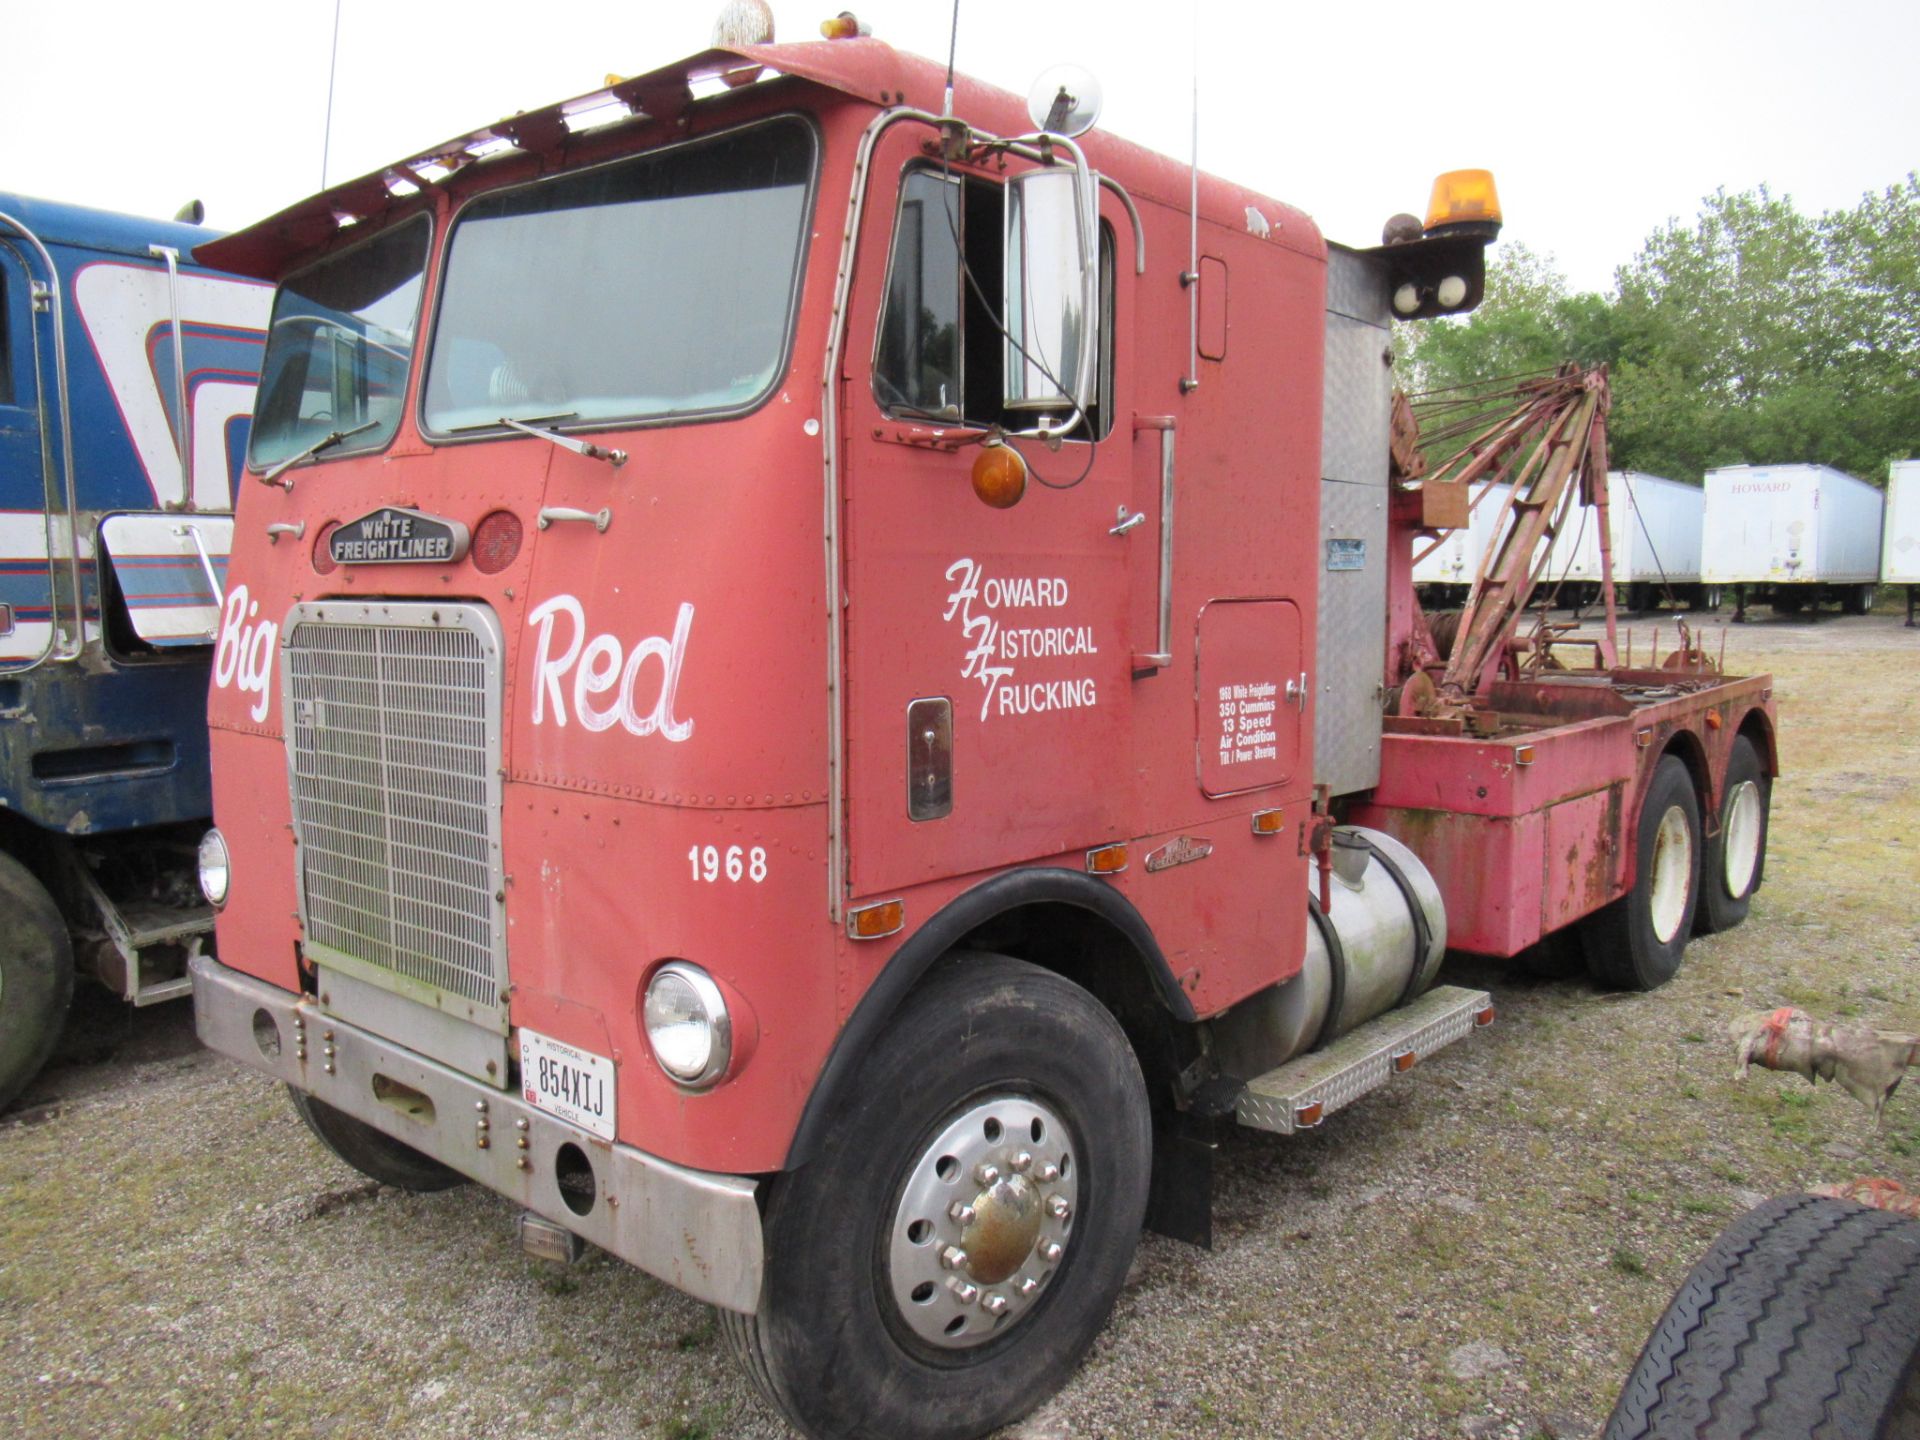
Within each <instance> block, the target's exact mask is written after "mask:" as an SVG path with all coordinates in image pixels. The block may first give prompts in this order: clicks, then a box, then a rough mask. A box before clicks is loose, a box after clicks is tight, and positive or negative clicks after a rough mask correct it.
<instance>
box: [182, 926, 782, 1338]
mask: <svg viewBox="0 0 1920 1440" xmlns="http://www.w3.org/2000/svg"><path fill="white" fill-rule="evenodd" d="M191 969H192V973H193V1015H194V1025H195V1027H196V1028H197V1029H198V1031H199V1034H200V1041H201V1043H202V1044H203V1045H205V1046H207V1047H208V1048H209V1049H211V1050H217V1051H219V1052H220V1053H221V1054H222V1055H225V1056H227V1057H228V1058H229V1059H232V1060H237V1061H239V1062H240V1063H241V1064H243V1065H246V1066H248V1067H250V1068H252V1069H254V1070H258V1071H261V1072H262V1073H264V1074H266V1075H270V1076H272V1077H273V1078H274V1079H275V1080H284V1081H285V1082H286V1083H287V1084H289V1085H292V1086H294V1087H295V1088H296V1089H299V1090H304V1091H306V1092H307V1093H308V1094H310V1095H312V1096H313V1097H314V1098H315V1099H318V1100H323V1101H325V1102H326V1103H327V1104H329V1105H331V1106H333V1107H334V1108H335V1109H336V1110H340V1111H343V1112H345V1113H346V1114H348V1115H351V1116H353V1118H354V1119H356V1120H361V1121H364V1122H365V1123H366V1124H368V1125H371V1126H372V1127H373V1128H374V1129H376V1130H379V1131H381V1132H382V1133H384V1134H387V1135H391V1136H393V1137H394V1138H395V1139H397V1140H401V1141H404V1142H405V1143H406V1144H408V1145H411V1146H412V1147H413V1148H414V1149H416V1150H418V1151H420V1152H421V1153H422V1154H424V1155H430V1156H432V1157H433V1158H434V1159H435V1160H438V1161H439V1162H440V1163H441V1164H443V1165H446V1166H448V1167H450V1168H452V1169H454V1170H458V1171H459V1172H460V1173H461V1174H463V1175H467V1176H470V1177H471V1178H473V1179H475V1180H478V1181H479V1182H480V1183H481V1184H483V1185H485V1186H487V1187H488V1188H489V1189H492V1190H496V1191H498V1192H499V1193H500V1194H502V1195H504V1196H506V1197H507V1198H508V1199H510V1200H512V1201H513V1202H514V1203H516V1204H518V1205H521V1206H524V1207H525V1208H526V1209H528V1210H532V1211H534V1212H536V1213H537V1214H540V1215H544V1216H545V1217H546V1218H547V1219H549V1220H552V1221H553V1222H555V1223H556V1224H559V1225H564V1226H565V1227H566V1228H567V1229H569V1230H571V1231H573V1232H574V1233H575V1234H577V1235H579V1236H580V1237H581V1238H583V1239H585V1240H588V1241H590V1242H592V1243H593V1244H595V1245H598V1246H599V1247H600V1248H601V1249H602V1250H606V1251H608V1252H609V1253H611V1254H614V1255H618V1256H619V1257H620V1258H621V1259H622V1260H625V1261H626V1262H627V1263H628V1264H630V1265H633V1266H635V1267H636V1268H638V1269H641V1270H644V1271H646V1272H647V1273H648V1274H649V1275H655V1276H658V1277H659V1278H660V1279H662V1280H664V1281H666V1282H667V1283H668V1284H669V1285H673V1286H675V1287H677V1288H678V1289H681V1290H684V1291H686V1292H687V1294H689V1295H691V1296H693V1297H694V1298H695V1299H696V1300H704V1301H707V1302H708V1303H709V1304H713V1305H718V1306H720V1307H722V1308H723V1309H727V1310H737V1311H740V1312H742V1313H743V1314H752V1313H753V1311H754V1309H755V1308H756V1307H757V1305H758V1304H759V1300H760V1272H761V1265H762V1258H763V1252H762V1248H761V1237H760V1211H759V1207H758V1205H757V1204H756V1203H755V1200H754V1190H755V1188H756V1187H755V1182H754V1181H752V1180H748V1179H743V1178H741V1177H739V1176H735V1175H710V1174H707V1173H706V1172H704V1171H699V1170H688V1169H685V1168H683V1167H681V1166H679V1165H673V1164H669V1163H668V1162H667V1161H665V1160H660V1159H656V1158H655V1157H654V1156H651V1155H647V1154H644V1153H643V1152H641V1151H639V1150H635V1149H633V1148H632V1147H631V1146H627V1145H619V1144H613V1143H609V1142H608V1141H605V1140H601V1139H599V1138H597V1137H595V1136H592V1135H589V1134H588V1133H587V1132H586V1131H584V1130H581V1129H579V1128H577V1127H576V1126H573V1125H569V1124H567V1123H566V1121H564V1120H558V1119H555V1118H554V1117H553V1116H551V1115H548V1114H546V1113H544V1112H543V1111H540V1110H536V1109H534V1108H533V1107H532V1106H531V1105H528V1104H526V1103H525V1102H524V1101H523V1100H521V1099H520V1097H519V1096H518V1095H515V1094H512V1093H510V1092H504V1091H500V1090H495V1089H493V1088H492V1087H491V1086H488V1085H483V1084H481V1083H480V1082H479V1081H477V1080H473V1079H470V1078H468V1077H467V1076H465V1075H462V1074H459V1073H458V1072H457V1071H454V1070H450V1069H448V1068H447V1067H446V1066H444V1065H440V1064H438V1063H436V1062H434V1061H432V1060H428V1059H426V1058H424V1057H423V1056H420V1055H416V1054H414V1053H413V1052H412V1051H409V1050H407V1049H405V1048H403V1047H401V1046H399V1045H396V1044H393V1043H392V1042H391V1041H388V1040H383V1039H381V1038H380V1037H378V1036H376V1035H373V1034H371V1033H369V1032H368V1031H365V1030H362V1029H359V1028H357V1027H356V1026H352V1025H347V1024H344V1023H342V1022H341V1021H339V1020H337V1019H335V1018H333V1017H332V1016H329V1015H326V1014H324V1013H322V1011H321V1010H320V1008H319V1006H318V1005H317V1004H315V1002H314V1000H313V997H311V996H308V995H295V994H292V993H290V992H288V991H286V990H282V989H280V988H279V987H278V986H276V985H268V984H266V983H265V982H264V981H260V980H255V979H254V978H252V977H251V976H248V975H242V974H241V973H240V972H239V971H237V970H233V969H231V968H229V967H228V966H225V965H222V964H221V963H220V962H219V961H217V960H214V959H211V958H209V957H207V956H199V957H197V958H196V959H194V961H193V962H192V966H191ZM376 1082H379V1083H378V1084H376ZM382 1094H384V1095H386V1096H387V1097H388V1098H386V1099H383V1098H381V1096H382ZM420 1096H424V1097H425V1098H426V1100H427V1101H428V1102H430V1104H426V1105H423V1104H422V1103H421V1102H420V1100H419V1099H418V1098H417V1097H420ZM563 1146H570V1147H572V1149H573V1151H574V1152H575V1153H576V1154H578V1155H584V1156H585V1157H586V1160H587V1163H588V1164H589V1165H590V1166H591V1167H592V1169H593V1178H594V1187H593V1196H592V1200H591V1204H590V1207H589V1208H588V1210H587V1212H586V1213H585V1214H584V1215H582V1214H577V1213H576V1212H575V1211H574V1209H573V1208H572V1205H570V1204H569V1200H568V1196H567V1195H563V1193H562V1192H561V1189H560V1186H559V1183H558V1181H557V1179H556V1173H557V1166H558V1164H559V1157H560V1151H561V1148H562V1147H563ZM568 1159H569V1160H570V1161H573V1163H576V1164H577V1161H574V1160H573V1156H569V1157H568ZM572 1201H573V1203H574V1204H580V1203H584V1201H583V1199H582V1197H581V1195H580V1194H579V1193H578V1191H577V1190H575V1191H574V1192H572Z"/></svg>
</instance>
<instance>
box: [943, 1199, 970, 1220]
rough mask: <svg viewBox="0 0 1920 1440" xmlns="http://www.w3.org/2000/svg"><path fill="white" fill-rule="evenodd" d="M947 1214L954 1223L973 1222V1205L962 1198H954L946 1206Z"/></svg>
mask: <svg viewBox="0 0 1920 1440" xmlns="http://www.w3.org/2000/svg"><path fill="white" fill-rule="evenodd" d="M947 1214H948V1216H949V1217H951V1219H952V1220H953V1223H954V1224H956V1225H971V1224H973V1206H971V1205H969V1204H967V1203H966V1201H964V1200H956V1201H954V1202H953V1204H951V1205H949V1206H948V1207H947Z"/></svg>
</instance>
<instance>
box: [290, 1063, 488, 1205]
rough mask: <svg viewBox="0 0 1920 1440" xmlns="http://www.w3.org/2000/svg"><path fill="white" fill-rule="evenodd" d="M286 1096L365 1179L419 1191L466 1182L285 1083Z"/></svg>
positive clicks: (322, 1140) (322, 1138)
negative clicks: (288, 1096) (290, 1097)
mask: <svg viewBox="0 0 1920 1440" xmlns="http://www.w3.org/2000/svg"><path fill="white" fill-rule="evenodd" d="M287 1094H288V1095H290V1096H292V1097H293V1108H294V1110H295V1111H296V1112H297V1113H298V1114H299V1116H300V1118H301V1119H302V1120H304V1121H306V1122H307V1128H308V1129H309V1130H311V1131H313V1133H314V1134H315V1135H316V1136H318V1137H319V1139H320V1143H321V1144H322V1145H324V1146H326V1147H327V1149H329V1150H331V1151H332V1152H333V1153H334V1154H335V1155H337V1156H338V1157H339V1158H340V1159H342V1160H344V1161H345V1162H346V1163H347V1164H349V1165H351V1166H352V1167H353V1168H354V1169H356V1170H358V1171H359V1172H360V1173H361V1174H362V1175H364V1176H366V1177H367V1178H368V1179H369V1180H377V1181H379V1182H380V1183H381V1184H382V1185H391V1186H393V1188H394V1189H396V1190H411V1191H413V1192H414V1193H415V1194H418V1195H428V1194H432V1193H433V1192H434V1191H436V1190H451V1189H452V1188H453V1187H454V1186H456V1185H464V1184H466V1183H467V1177H466V1176H464V1175H462V1174H461V1173H460V1172H459V1171H458V1170H452V1169H449V1168H448V1167H447V1166H445V1165H442V1164H441V1163H440V1162H439V1161H438V1160H435V1159H432V1158H430V1157H429V1156H426V1155H422V1154H421V1153H420V1152H419V1151H418V1150H416V1149H414V1148H413V1147H412V1146H411V1145H406V1144H403V1143H401V1142H400V1141H398V1140H396V1139H394V1138H393V1137H392V1136H391V1135H388V1134H386V1133H385V1132H383V1131H380V1130H376V1129H374V1128H373V1127H372V1126H371V1125H369V1124H367V1123H366V1122H365V1121H363V1120H356V1119H354V1118H353V1116H351V1115H349V1114H347V1113H346V1112H345V1111H344V1110H336V1109H335V1108H334V1107H333V1106H331V1105H329V1104H327V1102H326V1101H324V1100H316V1099H314V1098H313V1096H311V1095H309V1094H307V1093H306V1091H304V1090H296V1089H294V1088H293V1086H291V1085H289V1086H288V1087H287Z"/></svg>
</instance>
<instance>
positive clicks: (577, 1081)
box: [520, 1029, 614, 1140]
mask: <svg viewBox="0 0 1920 1440" xmlns="http://www.w3.org/2000/svg"><path fill="white" fill-rule="evenodd" d="M520 1091H521V1093H522V1094H523V1095H524V1096H525V1097H526V1100H527V1103H528V1104H529V1105H531V1106H533V1107H534V1108H535V1109H538V1110H544V1111H546V1112H547V1114H549V1115H557V1116H559V1117H560V1118H561V1119H562V1120H565V1121H567V1122H568V1123H569V1124H571V1125H578V1126H579V1127H580V1128H581V1129H582V1130H587V1131H590V1132H592V1133H593V1134H595V1135H598V1136H599V1137H600V1138H601V1139H603V1140H611V1139H613V1133H614V1132H613V1061H611V1060H609V1059H607V1058H606V1057H605V1056H601V1055H594V1054H592V1053H590V1052H588V1051H586V1050H581V1049H577V1048H576V1047H574V1046H572V1045H567V1044H564V1043H563V1042H561V1041H559V1040H552V1039H549V1038H548V1037H547V1036H545V1035H536V1034H535V1033H534V1032H533V1031H531V1030H526V1029H522V1030H521V1032H520Z"/></svg>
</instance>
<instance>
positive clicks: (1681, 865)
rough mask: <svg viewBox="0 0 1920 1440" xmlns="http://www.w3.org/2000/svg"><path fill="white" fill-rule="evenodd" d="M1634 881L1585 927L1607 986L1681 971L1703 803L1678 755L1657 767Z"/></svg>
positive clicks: (1590, 958)
mask: <svg viewBox="0 0 1920 1440" xmlns="http://www.w3.org/2000/svg"><path fill="white" fill-rule="evenodd" d="M1634 851H1635V861H1634V879H1633V888H1632V889H1631V890H1629V891H1628V892H1627V893H1626V894H1625V895H1623V896H1621V897H1620V898H1619V899H1618V900H1615V901H1614V902H1613V903H1612V904H1611V905H1608V906H1606V907H1605V908H1604V909H1601V910H1596V911H1595V912H1594V913H1593V914H1592V915H1590V916H1589V917H1588V918H1587V920H1586V921H1585V923H1584V924H1583V925H1582V926H1581V927H1580V939H1581V943H1582V944H1583V945H1584V946H1585V947H1586V952H1587V968H1588V969H1589V970H1590V971H1591V972H1592V973H1593V978H1594V979H1595V980H1597V981H1599V982H1600V983H1601V984H1602V985H1607V986H1611V987H1613V988H1614V989H1618V990H1655V989H1658V988H1659V987H1660V986H1662V985H1664V984H1666V983H1667V981H1669V980H1671V979H1672V978H1673V977H1674V973H1675V972H1676V971H1678V970H1679V968H1680V959H1681V957H1682V956H1683V955H1684V954H1685V953H1686V948H1687V937H1688V936H1689V935H1690V934H1691V933H1692V930H1693V912H1694V908H1695V905H1696V903H1697V901H1698V899H1699V893H1700V884H1699V881H1700V802H1699V801H1698V800H1697V799H1696V798H1695V796H1694V792H1693V777H1692V776H1691V775H1689V774H1688V773H1687V767H1686V763H1685V762H1684V761H1682V760H1681V759H1680V758H1679V756H1677V755H1665V756H1662V757H1661V759H1660V763H1659V764H1658V765H1657V766H1655V767H1654V771H1653V779H1652V781H1651V782H1650V783H1649V784H1648V786H1647V793H1646V798H1645V799H1643V800H1642V801H1641V802H1640V818H1639V821H1638V822H1637V824H1636V827H1635V845H1634Z"/></svg>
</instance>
